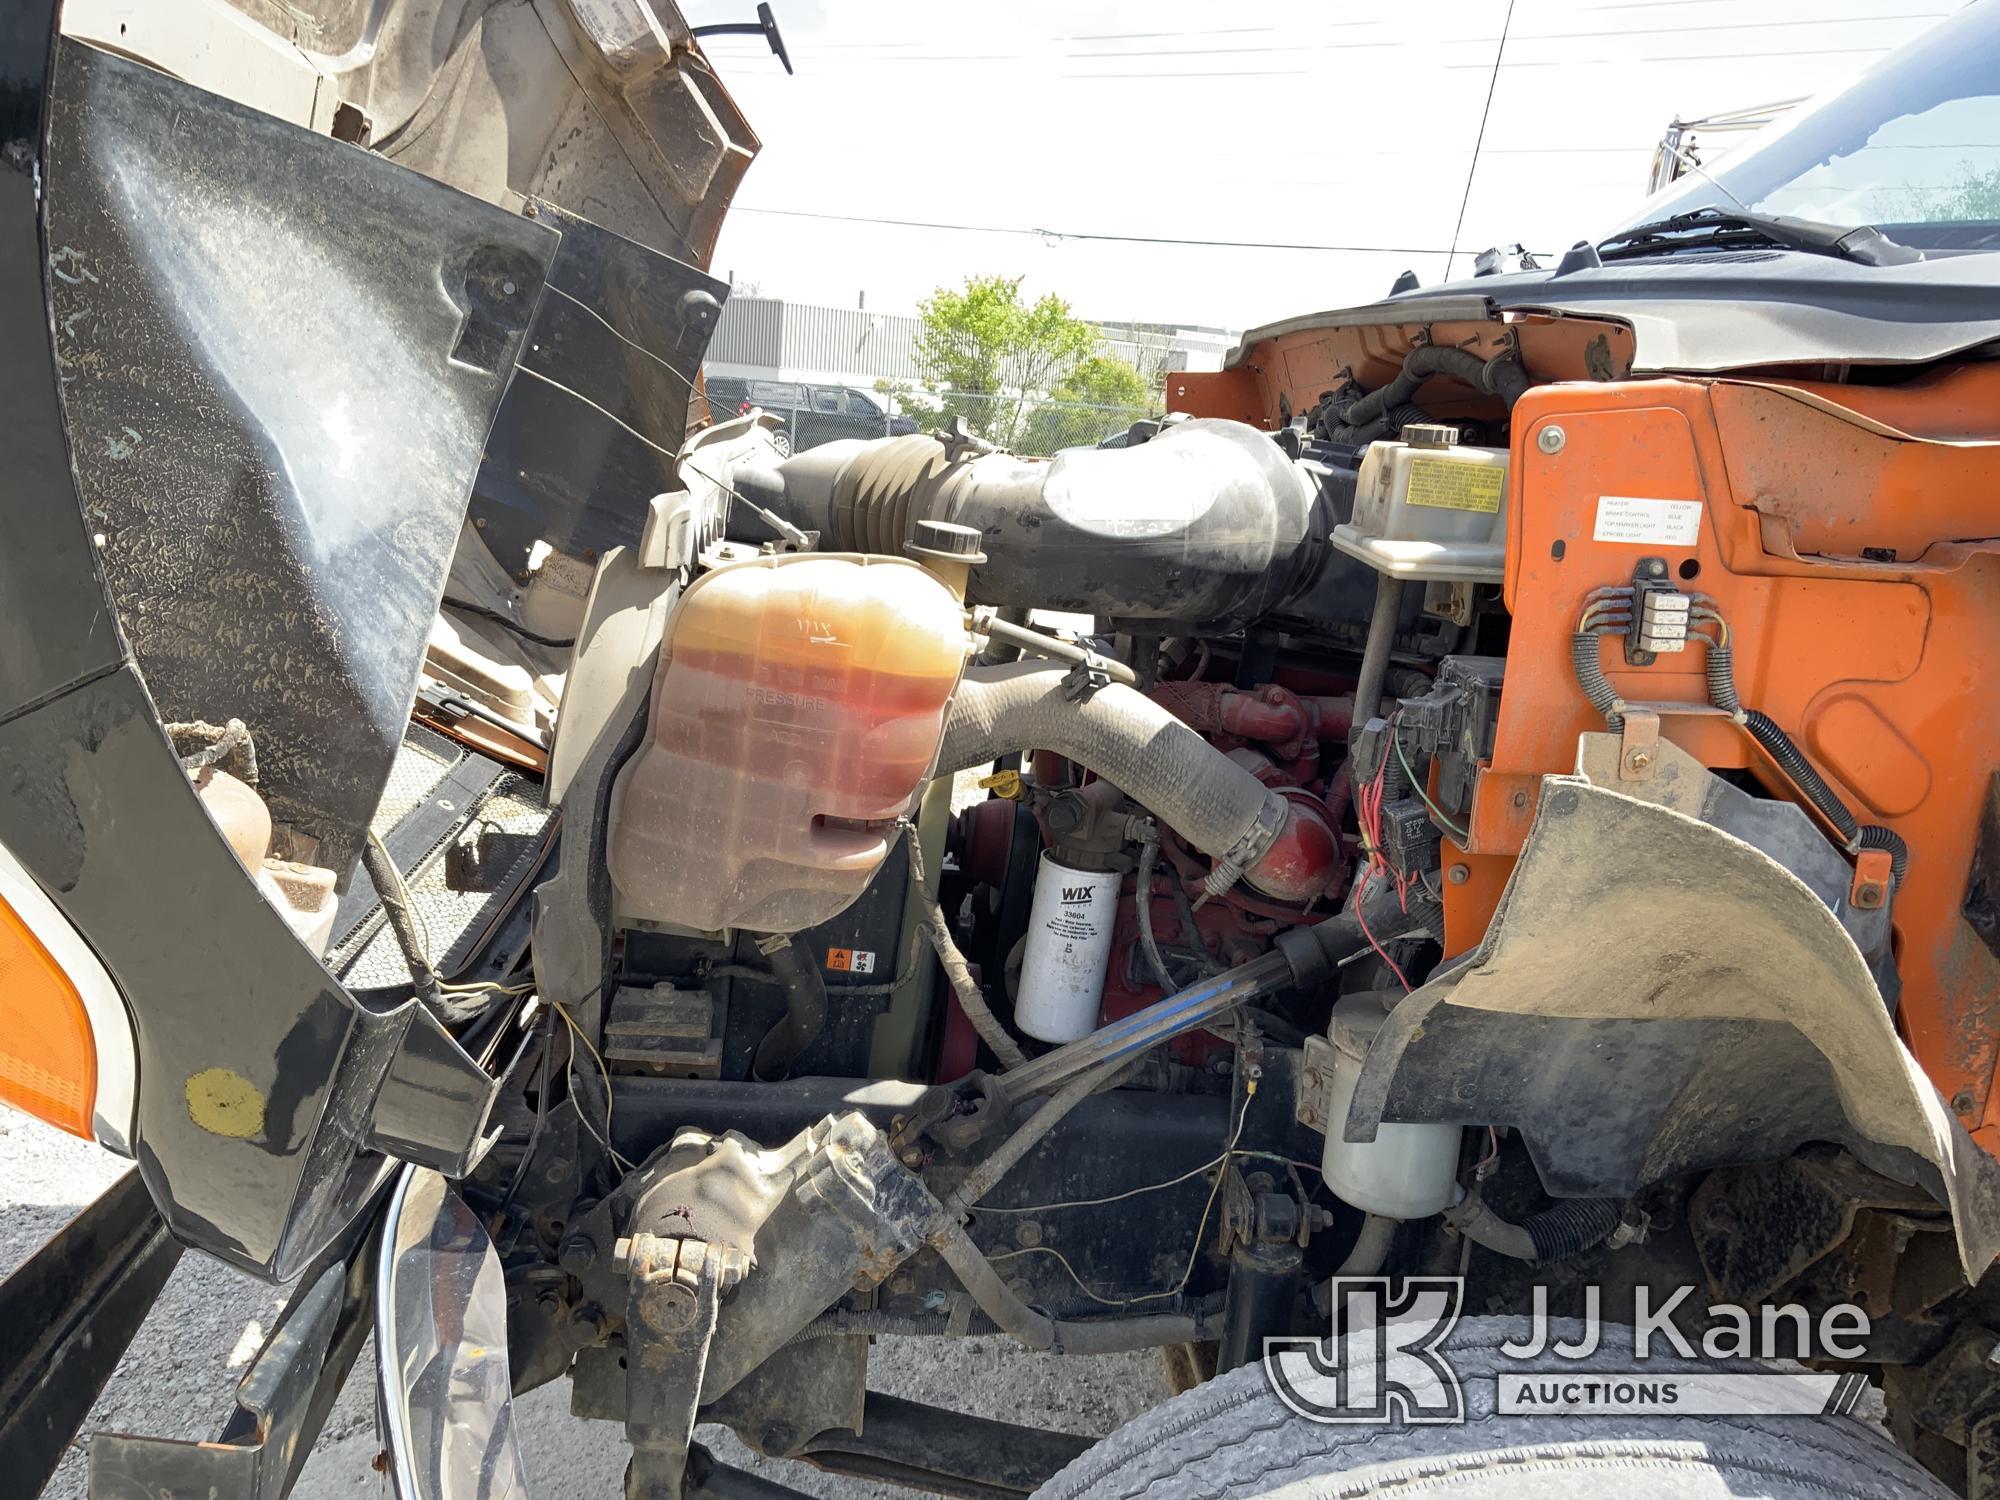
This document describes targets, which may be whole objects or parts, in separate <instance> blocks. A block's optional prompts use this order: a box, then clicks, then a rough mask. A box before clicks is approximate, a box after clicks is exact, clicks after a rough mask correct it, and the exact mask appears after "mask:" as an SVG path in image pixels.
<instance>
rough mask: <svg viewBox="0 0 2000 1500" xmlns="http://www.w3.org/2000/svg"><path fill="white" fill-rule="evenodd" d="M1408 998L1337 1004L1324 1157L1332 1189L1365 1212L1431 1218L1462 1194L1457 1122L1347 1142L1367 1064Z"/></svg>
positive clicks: (1364, 997)
mask: <svg viewBox="0 0 2000 1500" xmlns="http://www.w3.org/2000/svg"><path fill="white" fill-rule="evenodd" d="M1400 998H1401V997H1400V996H1396V995H1389V994H1385V993H1373V994H1359V995H1344V996H1342V997H1341V998H1340V1000H1339V1001H1337V1002H1336V1003H1335V1004H1334V1007H1333V1025H1332V1027H1331V1028H1330V1029H1329V1031H1328V1039H1329V1040H1330V1041H1331V1042H1332V1043H1333V1070H1332V1071H1333V1076H1332V1078H1331V1079H1330V1080H1329V1082H1328V1087H1327V1098H1326V1152H1325V1155H1323V1156H1322V1157H1321V1158H1320V1164H1321V1166H1322V1167H1323V1168H1324V1169H1325V1175H1326V1187H1327V1191H1328V1192H1330V1193H1332V1194H1333V1195H1334V1196H1335V1197H1336V1198H1338V1199H1340V1201H1341V1202H1343V1203H1347V1204H1351V1205H1353V1206H1354V1207H1355V1208H1358V1209H1360V1210H1361V1211H1362V1212H1363V1213H1370V1214H1381V1215H1382V1216H1384V1217H1385V1218H1390V1219H1424V1218H1428V1217H1430V1215H1432V1214H1434V1213H1441V1212H1443V1211H1444V1210H1445V1209H1446V1208H1448V1207H1450V1206H1451V1203H1452V1201H1453V1199H1454V1198H1455V1197H1456V1196H1457V1188H1458V1183H1457V1176H1458V1138H1459V1127H1458V1126H1456V1125H1391V1124H1384V1125H1381V1126H1379V1127H1378V1128H1377V1130H1376V1132H1375V1139H1374V1140H1372V1141H1343V1140H1342V1139H1341V1138H1340V1137H1341V1133H1342V1132H1343V1131H1344V1130H1345V1129H1346V1128H1347V1110H1348V1107H1349V1106H1350V1105H1351V1104H1352V1103H1353V1102H1354V1090H1355V1087H1356V1085H1358V1084H1359V1083H1360V1081H1361V1063H1362V1059H1363V1058H1365V1057H1366V1056H1367V1055H1368V1046H1369V1044H1370V1043H1371V1042H1373V1041H1374V1040H1375V1033H1376V1032H1377V1031H1379V1030H1381V1028H1382V1022H1383V1021H1384V1020H1386V1019H1387V1018H1388V1014H1389V1012H1388V1006H1389V1005H1390V1004H1393V1003H1394V1001H1395V1000H1397V999H1400Z"/></svg>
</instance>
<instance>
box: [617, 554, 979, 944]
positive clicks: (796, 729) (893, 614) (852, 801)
mask: <svg viewBox="0 0 2000 1500" xmlns="http://www.w3.org/2000/svg"><path fill="white" fill-rule="evenodd" d="M965 655H966V635H965V627H964V616H963V612H962V606H961V605H960V604H959V602H958V601H957V600H956V599H954V598H953V597H952V595H951V591H950V590H949V589H947V588H946V587H945V586H944V585H943V584H941V583H939V582H938V580H937V579H936V578H934V577H932V576H931V575H930V574H929V573H927V572H926V571H925V570H924V569H923V568H921V567H919V566H917V565H916V564H915V563H912V562H906V561H904V560H902V559H900V558H892V557H872V556H870V557H863V556H859V555H853V556H849V555H836V556H820V555H813V554H804V555H796V556H784V557H760V558H757V559H754V560H752V561H747V562H740V563H733V564H730V565H729V566H727V567H723V568H718V569H717V570H715V571H714V572H711V573H705V574H703V575H702V576H701V577H700V578H698V579H696V580H695V581H694V582H693V583H691V584H690V585H688V588H687V591H686V593H684V594H683V595H682V596H681V599H680V601H679V603H678V604H676V605H675V606H674V610H673V613H672V614H671V615H670V616H669V617H668V620H667V625H666V631H665V635H664V638H663V639H662V641H661V644H660V655H659V664H658V667H657V669H656V671H655V674H654V678H653V698H652V706H651V709H650V717H649V720H648V724H647V730H646V738H645V740H644V741H643V742H642V743H641V744H640V746H639V749H638V750H637V751H636V752H635V753H634V755H633V756H632V758H631V759H630V760H629V761H627V762H626V764H625V767H624V769H623V770H621V771H620V772H619V773H618V779H617V781H616V782H615V783H614V784H613V787H612V792H611V808H610V819H609V834H608V839H607V858H608V862H609V864H610V867H611V877H612V880H613V882H614V883H615V885H616V887H617V892H618V899H619V911H620V913H621V915H622V916H624V917H626V918H628V919H629V918H640V919H648V920H652V921H656V922H671V923H674V924H677V925H679V926H683V927H692V928H700V929H704V930H714V929H717V928H723V927H743V928H748V929H751V930H752V931H759V932H797V931H799V930H801V929H803V928H807V927H812V926H815V925H817V924H818V923H820V922H824V921H826V920H827V919H828V918H829V917H832V916H834V915H836V914H837V913H839V912H840V911H841V910H842V909H843V908H844V907H846V906H847V905H848V904H849V903H850V902H852V901H853V900H854V899H855V898H856V897H857V896H859V895H860V894H861V892H862V890H863V888H864V887H866V885H867V884H868V881H869V879H870V877H871V876H873V875H874V873H875V870H876V868H877V867H878V866H879V865H880V864H881V862H882V858H883V856H884V855H885V854H886V853H887V852H888V840H889V838H890V837H891V836H892V835H893V832H894V829H893V824H894V820H895V819H896V818H898V817H900V816H902V815H903V814H904V813H906V812H907V811H908V810H909V808H910V806H911V805H912V803H913V802H914V801H915V799H916V796H917V793H918V792H919V791H920V790H921V788H922V786H923V783H924V781H925V779H926V778H927V777H928V776H929V774H930V768H931V764H932V762H933V761H934V760H935V759H936V757H937V752H938V745H939V743H940V741H941V739H942V737H943V734H944V713H945V705H946V703H947V701H948V700H949V699H950V697H951V694H952V691H953V689H954V688H955V687H956V686H957V685H958V676H959V671H960V669H961V668H962V667H963V666H964V663H965Z"/></svg>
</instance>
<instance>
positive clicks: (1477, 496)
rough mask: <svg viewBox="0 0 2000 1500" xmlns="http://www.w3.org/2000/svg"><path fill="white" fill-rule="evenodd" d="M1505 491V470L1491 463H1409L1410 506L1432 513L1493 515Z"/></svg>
mask: <svg viewBox="0 0 2000 1500" xmlns="http://www.w3.org/2000/svg"><path fill="white" fill-rule="evenodd" d="M1506 492H1507V471H1506V470H1505V469H1503V468H1500V467H1498V466H1497V465H1493V464H1461V463H1453V462H1452V461H1451V460H1450V459H1448V458H1413V459H1411V460H1410V492H1409V501H1410V504H1412V505H1428V506H1430V507H1431V508H1432V509H1433V510H1476V511H1483V512H1484V513H1485V514H1487V515H1489V516H1490V515H1492V514H1493V513H1494V512H1496V511H1498V510H1499V509H1500V497H1501V496H1502V495H1504V494H1505V493H1506Z"/></svg>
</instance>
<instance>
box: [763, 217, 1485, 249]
mask: <svg viewBox="0 0 2000 1500" xmlns="http://www.w3.org/2000/svg"><path fill="white" fill-rule="evenodd" d="M730 212H731V213H733V214H767V215H770V216H772V217H774V218H781V219H821V220H825V221H828V222H831V223H835V224H875V225H879V226H882V227H884V228H889V229H944V230H950V231H952V232H954V233H959V234H1010V235H1025V236H1032V237H1034V238H1036V239H1044V240H1101V241H1108V242H1110V243H1114V244H1121V245H1195V246H1200V247H1203V248H1208V249H1217V250H1310V251H1324V252H1328V253H1335V254H1341V255H1448V254H1450V253H1451V252H1450V251H1448V250H1446V249H1444V248H1443V247H1441V246H1438V245H1303V244H1291V243H1274V242H1272V241H1269V240H1200V239H1182V238H1179V237H1176V236H1173V235H1158V234H1095V233H1091V232H1089V231H1085V230H1077V229H1021V228H1015V227H1012V226H1009V225H1000V224H948V223H942V222H939V221H937V220H933V219H877V218H870V217H868V216H867V215H864V214H823V213H813V212H811V211H809V210H807V209H803V208H751V207H747V206H746V207H737V208H732V209H730Z"/></svg>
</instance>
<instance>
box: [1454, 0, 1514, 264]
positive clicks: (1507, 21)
mask: <svg viewBox="0 0 2000 1500" xmlns="http://www.w3.org/2000/svg"><path fill="white" fill-rule="evenodd" d="M1513 24H1514V0H1507V14H1506V15H1504V16H1502V17H1501V18H1500V44H1499V45H1498V46H1497V47H1495V48H1494V49H1493V72H1492V75H1491V76H1490V77H1488V78H1487V80H1486V104H1485V106H1484V107H1483V108H1482V109H1481V110H1480V111H1479V134H1477V135H1475V136H1474V137H1473V138H1472V160H1471V162H1469V163H1468V164H1467V165H1466V168H1465V191H1464V192H1463V193H1461V194H1460V195H1459V199H1458V222H1457V223H1455V224H1453V225H1452V226H1451V242H1452V245H1453V246H1454V247H1456V246H1457V244H1458V237H1459V236H1460V235H1461V234H1463V233H1464V232H1465V205H1466V204H1468V203H1470V202H1471V201H1472V179H1473V178H1474V177H1475V176H1476V175H1478V172H1479V148H1480V147H1481V146H1483V145H1485V144H1486V122H1487V120H1488V119H1490V118H1491V117H1492V115H1493V90H1494V89H1495V88H1496V87H1498V85H1499V83H1500V59H1501V58H1503V57H1505V56H1506V55H1507V28H1508V27H1510V26H1512V25H1513ZM1457 254H1458V251H1457V249H1456V248H1454V249H1452V250H1450V251H1448V252H1446V254H1445V258H1444V279H1445V280H1446V281H1449V280H1451V263H1452V260H1453V259H1454V258H1455V257H1456V256H1457Z"/></svg>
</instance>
